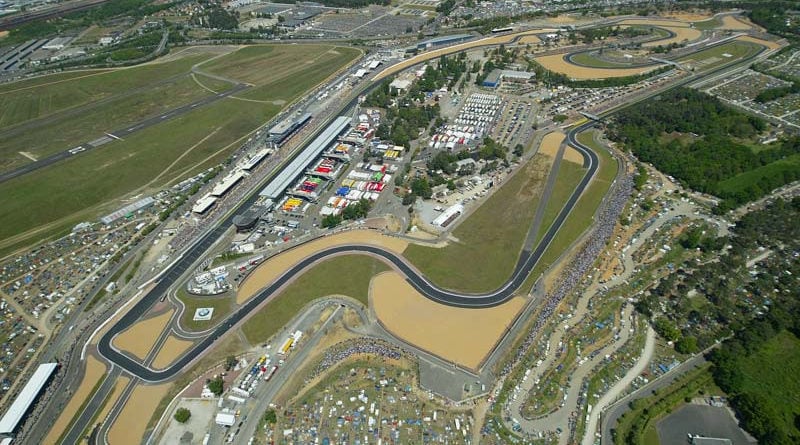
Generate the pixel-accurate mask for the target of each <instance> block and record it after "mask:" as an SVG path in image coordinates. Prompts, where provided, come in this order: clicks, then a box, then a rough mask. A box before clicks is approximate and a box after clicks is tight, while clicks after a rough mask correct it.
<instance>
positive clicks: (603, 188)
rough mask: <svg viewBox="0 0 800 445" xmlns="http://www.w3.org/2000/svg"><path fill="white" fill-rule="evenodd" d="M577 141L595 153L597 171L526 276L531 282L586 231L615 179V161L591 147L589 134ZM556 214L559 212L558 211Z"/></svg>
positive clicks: (597, 146)
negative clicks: (597, 164)
mask: <svg viewBox="0 0 800 445" xmlns="http://www.w3.org/2000/svg"><path fill="white" fill-rule="evenodd" d="M578 141H580V142H581V143H583V144H584V145H587V146H589V147H591V148H592V149H593V150H594V151H595V152H596V153H597V156H598V158H599V159H600V166H599V168H598V169H597V173H596V174H595V177H594V179H593V180H592V182H591V183H589V185H588V186H587V187H586V189H585V190H584V191H583V194H582V195H581V197H580V199H578V202H576V203H575V207H573V208H572V212H570V214H569V216H568V217H567V219H566V220H565V221H564V224H563V225H562V226H561V229H559V231H558V233H557V234H556V236H555V238H553V241H552V242H551V243H550V246H549V247H548V248H547V250H545V252H544V254H543V255H542V258H541V259H539V263H537V264H536V267H534V268H533V271H532V272H531V275H530V277H531V279H535V278H536V277H539V275H540V274H541V273H542V272H544V271H545V270H547V268H548V267H550V266H551V265H552V264H553V263H554V262H555V261H556V260H557V259H558V257H559V256H561V254H562V253H563V252H564V250H565V249H567V248H568V247H569V246H570V244H572V243H573V242H574V241H575V240H576V239H578V237H579V236H581V234H583V232H584V231H586V229H587V228H588V227H589V225H590V224H591V223H592V220H593V217H594V214H595V212H597V208H598V207H599V206H600V202H601V201H602V200H603V197H604V196H605V195H606V193H608V189H609V187H611V182H612V181H614V178H615V177H616V176H617V169H618V165H617V161H616V160H615V159H614V158H613V157H611V154H610V153H609V152H608V150H606V149H605V148H603V147H602V146H600V145H599V144H597V143H595V141H594V140H593V138H592V132H584V133H581V134H579V135H578ZM561 168H564V163H562V164H561ZM573 187H574V186H573ZM556 204H557V203H556ZM562 205H563V203H562ZM548 210H549V209H548ZM558 210H559V211H560V208H559V209H558ZM543 227H544V226H543Z"/></svg>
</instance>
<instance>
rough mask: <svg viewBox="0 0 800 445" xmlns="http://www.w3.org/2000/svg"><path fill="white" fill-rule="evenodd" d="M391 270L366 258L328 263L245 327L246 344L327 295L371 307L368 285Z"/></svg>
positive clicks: (265, 336)
mask: <svg viewBox="0 0 800 445" xmlns="http://www.w3.org/2000/svg"><path fill="white" fill-rule="evenodd" d="M385 270H388V266H386V265H385V264H384V263H383V262H381V261H378V260H376V259H374V258H372V257H369V256H364V255H345V256H340V257H335V258H331V259H329V260H325V261H323V262H321V263H319V264H317V265H316V266H314V267H313V268H312V269H311V270H309V271H307V272H305V273H304V274H303V275H302V276H301V277H299V278H297V280H296V281H294V282H293V283H292V284H290V285H289V286H288V287H287V288H286V289H285V290H284V291H283V292H281V293H280V295H278V296H277V297H276V298H274V299H273V300H272V301H271V302H270V303H269V304H267V305H266V306H265V307H264V308H263V309H261V310H260V311H258V312H257V313H256V314H255V315H253V317H252V318H250V319H249V320H247V322H245V324H244V326H242V332H244V335H245V337H246V338H247V341H249V342H250V344H253V345H255V344H259V343H263V342H265V341H267V340H268V339H269V338H270V337H271V336H272V335H273V334H275V333H276V332H278V330H280V329H281V328H282V327H283V326H284V325H286V323H288V322H289V321H290V320H291V319H292V317H294V316H295V315H297V314H298V312H299V311H300V309H301V308H303V306H305V305H307V304H308V303H310V302H311V301H313V300H316V299H317V298H320V297H325V296H328V295H346V296H348V297H351V298H355V299H356V300H358V301H360V302H361V303H363V304H364V305H365V306H366V305H367V304H368V293H369V282H370V280H371V279H372V277H373V276H374V275H375V274H377V273H380V272H383V271H385Z"/></svg>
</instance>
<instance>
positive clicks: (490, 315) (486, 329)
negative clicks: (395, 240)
mask: <svg viewBox="0 0 800 445" xmlns="http://www.w3.org/2000/svg"><path fill="white" fill-rule="evenodd" d="M370 305H371V306H372V308H373V309H374V311H375V314H376V316H377V317H378V319H379V320H380V321H381V322H382V323H383V325H384V326H385V327H386V328H387V329H388V330H389V331H390V332H392V334H394V335H396V336H398V337H399V338H401V339H403V340H405V341H407V342H408V343H411V344H413V345H415V346H417V347H419V348H421V349H424V350H426V351H429V352H431V353H433V354H436V355H438V356H440V357H442V358H444V359H445V360H449V361H452V362H455V363H458V364H461V365H463V366H465V367H467V368H470V369H477V368H478V366H480V364H481V361H482V360H483V359H484V358H485V357H486V355H487V354H489V352H490V351H491V350H492V348H493V347H494V345H495V344H496V343H497V342H498V341H499V340H500V338H501V337H502V335H503V334H504V333H505V331H506V329H507V328H508V327H509V326H510V324H511V323H512V322H513V321H514V317H515V316H516V315H517V314H518V313H519V311H520V310H521V309H522V307H523V306H524V305H525V299H523V298H522V297H515V298H513V299H511V300H510V301H508V302H506V303H504V304H502V305H500V306H495V307H493V308H487V309H464V308H456V307H451V306H445V305H443V304H439V303H436V302H434V301H431V300H429V299H427V298H425V297H424V296H422V295H421V294H420V293H419V292H417V291H416V290H415V289H414V288H413V287H411V285H410V284H409V283H408V282H407V281H406V280H405V279H403V277H402V276H401V275H399V274H398V273H396V272H393V271H390V272H384V273H381V274H379V275H377V276H376V277H375V278H373V279H372V283H371V285H370Z"/></svg>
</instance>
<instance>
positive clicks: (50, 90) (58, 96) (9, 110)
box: [0, 55, 211, 129]
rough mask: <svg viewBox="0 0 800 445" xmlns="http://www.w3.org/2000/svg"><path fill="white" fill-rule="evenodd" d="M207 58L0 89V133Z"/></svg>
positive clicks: (60, 76)
mask: <svg viewBox="0 0 800 445" xmlns="http://www.w3.org/2000/svg"><path fill="white" fill-rule="evenodd" d="M210 57H211V56H210V55H196V56H191V57H185V58H180V59H177V60H174V61H171V62H165V63H159V64H148V65H142V66H138V67H134V68H124V69H117V70H91V71H77V72H67V73H59V74H52V75H49V76H42V77H36V78H33V79H30V80H23V81H19V82H13V83H8V84H3V85H0V129H2V128H5V127H7V126H10V125H14V124H18V123H20V122H25V121H28V120H31V119H36V118H39V117H43V116H47V115H49V114H52V113H54V112H57V111H60V110H64V109H67V108H72V107H77V106H80V105H85V104H88V103H91V102H94V101H98V100H100V99H104V98H107V97H110V96H113V95H115V94H120V93H124V92H125V91H128V90H131V89H134V88H140V87H147V86H149V85H152V84H154V83H156V82H161V81H163V80H165V79H168V78H170V77H172V76H176V75H181V74H184V73H186V72H188V71H189V69H190V68H191V66H192V65H194V64H195V63H198V62H200V61H201V60H204V59H208V58H210Z"/></svg>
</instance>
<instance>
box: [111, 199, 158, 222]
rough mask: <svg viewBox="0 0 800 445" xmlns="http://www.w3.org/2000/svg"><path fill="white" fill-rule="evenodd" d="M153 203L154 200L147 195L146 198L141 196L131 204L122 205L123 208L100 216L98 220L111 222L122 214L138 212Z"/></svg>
mask: <svg viewBox="0 0 800 445" xmlns="http://www.w3.org/2000/svg"><path fill="white" fill-rule="evenodd" d="M155 203H156V200H155V199H153V198H152V197H150V196H148V197H146V198H142V199H140V200H138V201H136V202H134V203H133V204H128V205H126V206H125V207H123V208H121V209H119V210H116V211H114V212H112V213H109V214H108V215H106V216H104V217H102V218H100V222H101V223H103V224H111V223H113V222H114V221H116V220H118V219H120V218H122V217H123V216H128V215H131V214H133V213H135V212H138V211H139V210H142V209H146V208H148V207H150V206H152V205H153V204H155Z"/></svg>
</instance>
